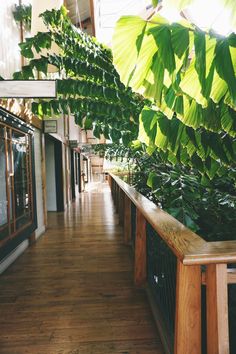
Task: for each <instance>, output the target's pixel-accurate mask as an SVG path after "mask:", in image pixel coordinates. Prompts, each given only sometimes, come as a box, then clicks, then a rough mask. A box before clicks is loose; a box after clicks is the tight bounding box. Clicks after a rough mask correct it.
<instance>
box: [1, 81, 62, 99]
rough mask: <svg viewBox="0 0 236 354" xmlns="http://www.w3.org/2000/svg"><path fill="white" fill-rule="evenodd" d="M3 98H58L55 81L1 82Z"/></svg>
mask: <svg viewBox="0 0 236 354" xmlns="http://www.w3.org/2000/svg"><path fill="white" fill-rule="evenodd" d="M0 97H1V98H40V97H44V98H51V97H52V98H53V97H56V81H54V80H17V81H16V80H4V81H0Z"/></svg>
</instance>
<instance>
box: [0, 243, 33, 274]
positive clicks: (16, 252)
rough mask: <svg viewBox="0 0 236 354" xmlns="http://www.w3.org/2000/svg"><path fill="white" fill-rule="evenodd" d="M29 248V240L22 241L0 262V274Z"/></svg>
mask: <svg viewBox="0 0 236 354" xmlns="http://www.w3.org/2000/svg"><path fill="white" fill-rule="evenodd" d="M28 246H29V240H24V241H23V242H21V243H20V244H19V246H17V247H16V248H15V249H14V250H13V251H12V252H11V253H10V254H9V255H8V256H7V257H6V258H4V259H3V260H2V261H1V262H0V274H2V273H3V272H4V271H5V270H6V269H7V268H8V267H9V266H10V265H11V264H12V263H13V262H15V260H16V259H17V258H18V257H19V256H20V255H21V254H22V253H23V252H25V250H26V249H27V248H28Z"/></svg>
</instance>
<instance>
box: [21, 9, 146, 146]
mask: <svg viewBox="0 0 236 354" xmlns="http://www.w3.org/2000/svg"><path fill="white" fill-rule="evenodd" d="M42 18H43V20H44V23H45V24H46V26H47V28H48V32H45V33H42V32H38V33H37V34H36V35H35V36H34V37H32V38H26V40H25V42H23V43H21V44H20V48H21V53H22V55H23V56H24V57H26V58H28V59H29V64H28V65H26V66H24V67H23V68H22V71H20V72H16V73H15V74H14V79H16V80H19V79H34V78H35V77H36V76H37V73H38V72H39V73H40V74H41V75H42V76H43V77H46V76H47V75H48V64H51V65H54V66H55V67H56V68H57V69H58V70H59V75H58V76H59V78H58V80H57V93H58V94H57V98H56V99H53V100H38V101H37V100H36V101H34V102H33V104H32V110H33V113H35V114H36V115H38V116H40V117H43V116H48V117H51V116H52V115H56V116H58V115H60V114H61V113H64V114H72V115H74V117H75V122H76V123H77V124H79V125H80V126H82V127H84V128H85V129H91V128H93V130H94V135H95V136H96V137H100V135H101V134H103V135H104V136H105V138H107V139H112V140H113V141H115V142H118V141H119V140H120V139H122V141H123V143H124V144H128V143H129V142H130V141H132V139H134V138H136V137H137V135H138V125H139V114H140V111H141V110H142V107H143V106H144V104H145V100H144V99H143V97H141V96H140V95H137V94H134V93H133V92H132V90H131V89H130V88H126V87H125V86H124V84H123V83H122V82H121V81H120V77H119V74H118V73H117V71H116V69H115V67H114V65H113V63H112V54H111V51H110V50H109V49H108V48H105V47H104V46H102V45H100V44H99V43H97V41H96V39H95V38H92V37H90V36H88V35H87V34H86V33H83V32H82V31H81V30H79V29H77V28H76V27H74V26H73V25H72V23H71V21H70V20H69V18H68V17H67V11H66V9H65V8H64V7H62V8H61V9H60V10H52V11H46V12H45V13H43V14H42ZM53 43H56V44H57V46H58V47H59V48H60V54H52V53H51V52H50V49H51V47H52V44H53ZM45 50H46V53H47V54H46V55H45ZM42 51H43V54H42ZM35 52H36V53H38V54H39V55H40V57H39V58H38V59H35ZM146 103H147V101H146Z"/></svg>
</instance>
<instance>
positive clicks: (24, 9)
mask: <svg viewBox="0 0 236 354" xmlns="http://www.w3.org/2000/svg"><path fill="white" fill-rule="evenodd" d="M12 13H13V17H14V19H15V21H16V22H22V23H23V25H24V26H25V28H26V29H30V26H31V14H32V6H31V5H24V4H21V5H15V7H14V9H13V11H12Z"/></svg>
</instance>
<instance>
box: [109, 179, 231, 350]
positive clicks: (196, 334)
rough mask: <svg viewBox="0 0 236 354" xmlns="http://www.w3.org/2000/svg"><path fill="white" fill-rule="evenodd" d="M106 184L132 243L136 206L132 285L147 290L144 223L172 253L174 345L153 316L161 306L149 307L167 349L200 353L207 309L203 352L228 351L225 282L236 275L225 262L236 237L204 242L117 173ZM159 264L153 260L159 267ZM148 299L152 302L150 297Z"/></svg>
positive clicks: (156, 317) (146, 237)
mask: <svg viewBox="0 0 236 354" xmlns="http://www.w3.org/2000/svg"><path fill="white" fill-rule="evenodd" d="M109 184H110V187H111V191H112V195H113V198H114V202H115V205H116V208H117V211H118V213H119V217H120V223H121V224H122V225H123V227H124V242H125V243H126V244H131V241H132V220H131V219H132V208H135V210H136V212H135V214H136V221H135V223H136V226H135V228H134V229H135V242H134V244H135V246H134V254H135V257H134V259H135V264H134V281H135V284H136V286H138V287H146V288H148V286H147V284H148V281H147V280H148V274H147V268H148V267H147V263H148V259H147V241H148V240H147V239H148V235H147V224H149V225H151V228H152V229H153V230H154V232H156V234H157V236H156V237H158V238H160V240H161V241H160V242H162V243H163V241H164V243H165V245H167V246H168V249H169V250H168V251H171V253H172V254H173V257H176V276H175V278H176V279H175V281H174V285H175V293H174V294H173V296H174V301H175V311H174V317H175V320H174V322H175V323H173V328H174V340H173V345H171V343H170V342H169V341H168V338H169V337H168V333H165V331H164V330H163V329H164V328H165V324H164V323H162V322H161V321H160V318H159V316H158V315H157V312H158V313H159V312H160V313H161V311H159V310H161V309H160V308H158V306H156V305H154V306H152V307H153V309H154V315H155V319H156V320H157V324H158V327H159V330H160V331H161V335H162V340H163V342H164V346H165V349H166V352H168V353H173V352H174V353H175V354H201V353H203V351H202V333H203V329H202V326H203V325H205V320H204V321H202V318H203V311H205V312H206V313H205V315H206V334H205V337H206V342H207V344H206V347H207V351H206V352H207V354H229V325H228V284H234V283H236V273H235V270H234V269H232V268H228V267H227V264H229V263H231V264H232V263H236V241H225V242H206V241H205V240H204V239H203V238H201V237H200V236H198V235H196V234H195V233H194V232H192V231H191V230H189V229H188V228H186V227H185V226H184V225H183V224H181V223H180V222H178V221H177V220H176V219H175V218H173V217H172V216H170V215H169V214H167V213H166V212H164V211H163V210H161V209H160V208H158V207H157V206H156V205H155V204H154V203H152V202H151V201H150V200H148V199H147V198H146V197H144V196H143V195H141V194H140V193H138V192H137V191H136V190H135V189H134V188H133V187H132V186H130V185H128V184H127V183H125V182H124V181H122V180H121V179H120V178H119V177H118V176H116V175H114V174H110V175H109ZM232 232H233V230H232ZM165 247H166V246H165ZM157 252H158V250H157ZM162 259H163V258H162ZM166 262H168V257H167V258H166ZM158 266H159V265H158V264H157V268H158ZM167 267H168V264H167ZM157 282H158V279H157ZM203 287H204V288H205V289H206V305H205V307H206V309H205V310H203V307H202V288H203ZM167 295H168V294H167ZM171 296H172V295H171ZM150 299H151V302H153V301H152V297H150ZM152 305H153V304H152ZM159 307H160V306H159ZM160 317H161V316H160ZM203 322H204V323H203ZM173 347H174V349H173Z"/></svg>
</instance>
